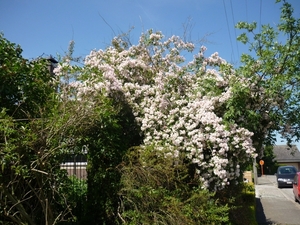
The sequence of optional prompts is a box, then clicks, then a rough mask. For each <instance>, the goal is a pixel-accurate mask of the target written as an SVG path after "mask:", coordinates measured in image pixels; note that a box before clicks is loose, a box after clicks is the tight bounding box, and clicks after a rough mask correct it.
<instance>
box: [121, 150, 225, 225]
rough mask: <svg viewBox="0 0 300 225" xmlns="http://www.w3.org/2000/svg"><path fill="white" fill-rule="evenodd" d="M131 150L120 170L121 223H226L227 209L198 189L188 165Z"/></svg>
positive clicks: (195, 178) (150, 151)
mask: <svg viewBox="0 0 300 225" xmlns="http://www.w3.org/2000/svg"><path fill="white" fill-rule="evenodd" d="M140 150H141V149H132V151H131V152H130V153H129V154H128V155H127V159H126V164H125V165H122V166H121V168H120V170H121V174H122V179H121V182H122V189H121V191H120V193H119V195H120V199H121V200H120V207H119V212H118V216H119V222H120V223H123V224H132V225H133V224H134V225H136V224H172V225H176V224H178V225H179V224H228V221H229V217H228V211H229V207H228V206H227V205H221V204H220V203H219V201H218V200H217V199H216V198H215V194H214V193H212V192H209V191H207V190H203V189H201V188H200V183H199V182H198V180H199V179H197V176H196V175H195V174H190V173H189V172H188V171H189V167H190V165H188V164H185V163H183V162H179V161H178V162H174V161H173V160H172V159H168V158H165V157H163V156H162V155H157V153H154V151H152V150H151V148H149V149H143V150H142V151H140ZM187 174H190V175H187Z"/></svg>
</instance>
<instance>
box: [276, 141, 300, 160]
mask: <svg viewBox="0 0 300 225" xmlns="http://www.w3.org/2000/svg"><path fill="white" fill-rule="evenodd" d="M273 152H274V155H275V156H276V157H275V159H276V160H277V162H300V152H299V150H298V148H297V146H296V145H292V146H291V147H289V146H287V145H275V146H274V149H273Z"/></svg>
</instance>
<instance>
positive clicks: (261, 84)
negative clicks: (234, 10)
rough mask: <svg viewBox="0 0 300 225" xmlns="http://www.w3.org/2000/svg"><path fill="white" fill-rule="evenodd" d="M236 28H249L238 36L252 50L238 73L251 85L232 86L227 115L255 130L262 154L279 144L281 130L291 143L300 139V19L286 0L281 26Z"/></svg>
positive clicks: (243, 26)
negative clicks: (278, 137)
mask: <svg viewBox="0 0 300 225" xmlns="http://www.w3.org/2000/svg"><path fill="white" fill-rule="evenodd" d="M277 2H281V1H277ZM236 27H237V28H238V29H242V30H245V31H246V32H244V33H242V34H241V35H240V36H239V37H238V40H239V41H241V42H242V43H244V44H247V45H248V46H249V50H250V51H251V52H252V53H251V54H243V55H242V57H241V62H242V63H243V65H242V66H241V67H240V68H238V70H237V73H238V74H239V75H240V76H241V77H243V78H244V80H245V84H242V83H236V84H234V83H233V84H232V85H233V89H232V91H233V95H234V97H233V98H232V100H231V101H229V102H228V105H227V108H228V109H229V110H228V112H227V113H226V115H225V117H226V118H227V119H229V120H233V121H236V122H237V123H238V124H239V125H241V126H242V127H245V128H247V129H248V130H250V131H252V132H253V133H254V136H253V138H252V139H253V144H254V147H255V148H256V150H257V152H258V153H259V158H261V157H262V151H263V148H264V146H265V145H267V146H268V145H272V144H274V142H275V134H276V133H280V134H281V135H282V136H283V138H286V139H287V141H288V143H291V141H292V140H293V139H294V140H295V141H297V140H299V137H300V133H299V121H300V117H299V113H298V112H299V109H300V108H299V107H300V105H299V101H298V99H299V93H300V92H299V87H300V86H299V74H300V64H299V61H300V54H299V48H300V19H296V18H295V17H294V16H293V8H292V6H291V5H290V4H289V3H287V2H286V1H283V4H282V8H281V17H280V22H279V23H278V25H277V26H276V27H272V26H271V25H269V24H266V25H262V26H261V28H260V32H259V33H257V32H256V29H257V24H256V23H255V22H254V23H247V22H240V23H238V24H237V26H236ZM233 82H234V81H233Z"/></svg>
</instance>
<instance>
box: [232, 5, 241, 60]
mask: <svg viewBox="0 0 300 225" xmlns="http://www.w3.org/2000/svg"><path fill="white" fill-rule="evenodd" d="M230 7H231V14H232V21H233V27H235V20H234V14H233V7H232V1H231V0H230ZM234 35H235V38H237V35H236V29H234ZM235 45H236V50H237V57H238V58H240V54H239V46H238V43H237V41H236V40H235Z"/></svg>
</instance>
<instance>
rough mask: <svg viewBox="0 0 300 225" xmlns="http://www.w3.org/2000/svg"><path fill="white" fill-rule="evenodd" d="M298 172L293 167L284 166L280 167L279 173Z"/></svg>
mask: <svg viewBox="0 0 300 225" xmlns="http://www.w3.org/2000/svg"><path fill="white" fill-rule="evenodd" d="M296 172H297V171H296V169H295V168H293V167H283V168H280V169H279V174H291V173H296Z"/></svg>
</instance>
